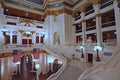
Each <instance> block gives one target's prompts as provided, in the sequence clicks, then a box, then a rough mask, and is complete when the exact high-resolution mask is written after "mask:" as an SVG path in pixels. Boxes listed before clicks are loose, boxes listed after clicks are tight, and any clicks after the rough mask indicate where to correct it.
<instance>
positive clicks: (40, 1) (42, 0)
mask: <svg viewBox="0 0 120 80" xmlns="http://www.w3.org/2000/svg"><path fill="white" fill-rule="evenodd" d="M26 1H29V2H32V3H35V4H39V5H43V2H44V0H26Z"/></svg>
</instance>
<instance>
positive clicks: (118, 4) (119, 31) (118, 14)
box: [114, 0, 120, 45]
mask: <svg viewBox="0 0 120 80" xmlns="http://www.w3.org/2000/svg"><path fill="white" fill-rule="evenodd" d="M114 12H115V22H116V35H117V45H120V1H118V0H115V1H114Z"/></svg>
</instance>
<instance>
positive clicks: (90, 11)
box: [85, 9, 95, 16]
mask: <svg viewBox="0 0 120 80" xmlns="http://www.w3.org/2000/svg"><path fill="white" fill-rule="evenodd" d="M94 11H95V10H94V9H91V10H89V11H87V12H85V16H87V15H89V14H91V13H94Z"/></svg>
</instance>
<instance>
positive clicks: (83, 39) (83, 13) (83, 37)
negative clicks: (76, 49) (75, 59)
mask: <svg viewBox="0 0 120 80" xmlns="http://www.w3.org/2000/svg"><path fill="white" fill-rule="evenodd" d="M84 16H85V12H82V13H81V18H82V45H83V46H85V43H86V21H85V20H84Z"/></svg>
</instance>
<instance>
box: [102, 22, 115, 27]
mask: <svg viewBox="0 0 120 80" xmlns="http://www.w3.org/2000/svg"><path fill="white" fill-rule="evenodd" d="M114 25H115V21H110V22H106V23H102V28H105V27H109V26H114Z"/></svg>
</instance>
